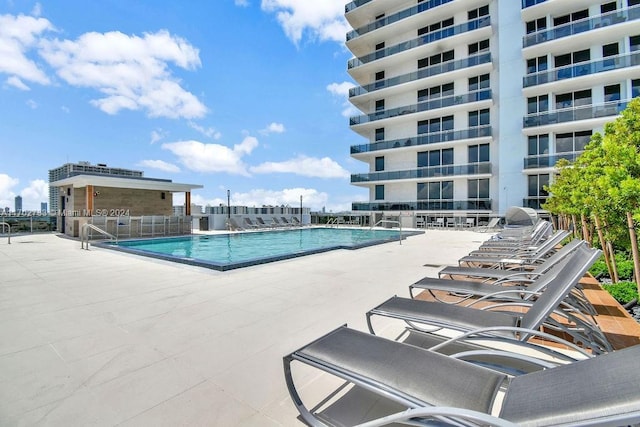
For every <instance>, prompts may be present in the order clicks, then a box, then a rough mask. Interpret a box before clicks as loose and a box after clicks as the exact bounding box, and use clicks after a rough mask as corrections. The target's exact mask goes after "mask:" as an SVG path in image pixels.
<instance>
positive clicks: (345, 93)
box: [327, 82, 361, 117]
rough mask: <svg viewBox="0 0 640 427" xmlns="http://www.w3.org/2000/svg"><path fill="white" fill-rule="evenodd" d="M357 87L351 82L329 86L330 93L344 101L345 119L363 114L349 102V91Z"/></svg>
mask: <svg viewBox="0 0 640 427" xmlns="http://www.w3.org/2000/svg"><path fill="white" fill-rule="evenodd" d="M355 86H356V85H355V84H353V83H350V82H342V83H331V84H329V85H327V90H328V91H329V93H331V94H332V95H333V96H335V97H336V98H338V99H340V100H341V101H342V106H343V110H342V113H341V114H342V116H343V117H351V116H357V115H359V114H361V112H360V110H358V109H357V108H356V107H354V106H353V104H352V103H351V102H349V89H351V88H352V87H355Z"/></svg>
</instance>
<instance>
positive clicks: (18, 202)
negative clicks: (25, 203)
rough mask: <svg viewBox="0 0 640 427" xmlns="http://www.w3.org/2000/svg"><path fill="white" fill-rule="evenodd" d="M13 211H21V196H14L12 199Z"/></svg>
mask: <svg viewBox="0 0 640 427" xmlns="http://www.w3.org/2000/svg"><path fill="white" fill-rule="evenodd" d="M13 211H14V212H15V213H20V212H22V196H16V197H15V199H14V210H13Z"/></svg>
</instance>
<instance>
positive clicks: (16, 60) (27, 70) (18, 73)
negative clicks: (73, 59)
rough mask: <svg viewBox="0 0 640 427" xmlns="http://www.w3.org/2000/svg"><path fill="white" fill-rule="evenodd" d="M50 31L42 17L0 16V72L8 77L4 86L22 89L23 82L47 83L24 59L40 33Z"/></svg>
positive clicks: (35, 66)
mask: <svg viewBox="0 0 640 427" xmlns="http://www.w3.org/2000/svg"><path fill="white" fill-rule="evenodd" d="M53 30H54V28H53V25H52V24H51V22H49V21H48V20H46V19H44V18H37V17H33V16H24V15H18V16H13V15H0V58H2V60H1V61H0V73H3V74H8V75H9V78H8V80H7V83H8V84H11V85H13V86H16V87H18V88H20V89H22V90H24V89H23V88H22V87H20V86H21V85H24V86H26V83H24V82H25V81H27V82H33V83H38V84H41V85H48V84H49V83H50V80H49V77H47V75H46V74H45V73H44V71H42V70H41V69H40V67H39V66H38V64H36V63H35V62H34V61H32V60H31V59H29V58H28V57H27V52H28V51H29V50H31V49H33V48H35V47H36V45H37V43H38V40H39V37H40V36H41V35H42V34H43V33H45V32H47V31H53ZM18 82H19V83H18Z"/></svg>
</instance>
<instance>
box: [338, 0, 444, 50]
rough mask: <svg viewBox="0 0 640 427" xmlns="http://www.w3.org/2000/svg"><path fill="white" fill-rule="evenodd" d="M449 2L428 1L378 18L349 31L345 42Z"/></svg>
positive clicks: (439, 0) (442, 0)
mask: <svg viewBox="0 0 640 427" xmlns="http://www.w3.org/2000/svg"><path fill="white" fill-rule="evenodd" d="M451 1H453V0H429V1H425V2H422V3H420V4H418V5H417V6H413V7H411V8H409V9H405V10H401V11H400V12H398V13H394V14H393V15H389V16H385V17H384V18H380V19H378V20H377V21H375V22H372V23H370V24H367V25H363V26H362V27H360V28H356V29H355V30H353V31H349V32H348V33H347V41H349V40H352V39H354V38H356V37H358V36H361V35H363V34H367V33H369V32H371V31H373V30H377V29H378V28H382V27H384V26H386V25H389V24H393V23H394V22H398V21H400V20H402V19H405V18H408V17H410V16H414V15H417V14H419V13H422V12H424V11H426V10H429V9H433V8H434V7H437V6H441V5H443V4H446V3H450V2H451ZM347 6H349V5H347ZM347 12H348V11H347Z"/></svg>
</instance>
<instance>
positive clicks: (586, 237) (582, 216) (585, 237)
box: [580, 214, 591, 242]
mask: <svg viewBox="0 0 640 427" xmlns="http://www.w3.org/2000/svg"><path fill="white" fill-rule="evenodd" d="M580 222H582V240H584V241H585V242H589V241H591V236H589V224H587V217H586V215H585V214H580Z"/></svg>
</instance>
